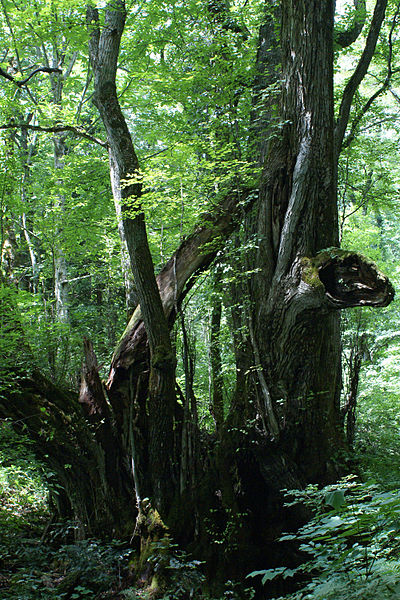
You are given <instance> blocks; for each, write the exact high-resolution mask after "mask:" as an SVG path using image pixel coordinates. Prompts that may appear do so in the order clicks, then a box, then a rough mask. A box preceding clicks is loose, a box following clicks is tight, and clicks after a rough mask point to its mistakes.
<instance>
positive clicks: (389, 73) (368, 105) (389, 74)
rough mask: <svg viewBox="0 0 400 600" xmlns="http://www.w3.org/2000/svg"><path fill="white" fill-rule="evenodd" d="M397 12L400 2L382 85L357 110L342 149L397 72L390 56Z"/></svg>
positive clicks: (392, 28)
mask: <svg viewBox="0 0 400 600" xmlns="http://www.w3.org/2000/svg"><path fill="white" fill-rule="evenodd" d="M399 12H400V2H399V3H398V5H397V9H396V12H395V14H394V17H393V20H392V25H391V28H390V32H389V38H388V47H389V54H388V60H387V63H388V65H387V74H386V77H385V80H384V82H383V83H382V85H381V86H380V88H378V90H377V91H376V92H375V93H374V94H372V96H371V97H370V98H369V99H368V100H367V102H366V103H365V104H364V106H363V107H362V108H361V110H360V111H359V112H358V114H357V115H356V117H355V118H354V119H353V121H352V123H351V129H350V133H349V134H348V136H347V137H346V139H345V140H344V142H343V144H342V149H343V148H348V147H349V146H350V144H351V143H352V141H353V140H354V138H355V136H356V133H357V128H358V126H359V124H360V122H361V120H362V118H363V117H364V115H365V114H366V113H367V112H368V111H369V109H370V108H371V106H372V104H373V103H374V102H375V100H376V99H377V98H378V97H379V96H380V95H381V94H383V93H384V92H386V90H387V89H389V85H390V80H391V78H392V75H393V73H395V72H398V69H395V70H393V67H392V57H393V32H394V29H395V27H396V24H397V18H398V16H399Z"/></svg>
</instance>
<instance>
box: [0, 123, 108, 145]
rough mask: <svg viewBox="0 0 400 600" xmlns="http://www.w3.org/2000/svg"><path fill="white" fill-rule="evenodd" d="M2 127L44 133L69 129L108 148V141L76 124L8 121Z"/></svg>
mask: <svg viewBox="0 0 400 600" xmlns="http://www.w3.org/2000/svg"><path fill="white" fill-rule="evenodd" d="M0 129H30V130H31V131H41V132H43V133H62V132H65V131H68V132H71V133H73V134H74V135H77V136H79V137H81V138H84V139H85V140H89V142H94V143H95V144H98V145H99V146H101V147H102V148H106V149H107V150H108V144H107V142H103V140H100V139H99V138H96V137H94V136H93V135H90V133H87V132H86V131H85V130H84V129H81V128H80V127H75V126H74V125H54V126H53V127H42V126H40V125H28V124H27V123H6V124H5V125H0Z"/></svg>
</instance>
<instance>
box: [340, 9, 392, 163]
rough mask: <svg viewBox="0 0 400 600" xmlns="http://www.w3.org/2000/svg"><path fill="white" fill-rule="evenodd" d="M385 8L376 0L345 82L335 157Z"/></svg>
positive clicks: (374, 43) (366, 68)
mask: <svg viewBox="0 0 400 600" xmlns="http://www.w3.org/2000/svg"><path fill="white" fill-rule="evenodd" d="M386 6H387V0H376V5H375V10H374V15H373V17H372V21H371V26H370V28H369V32H368V36H367V40H366V42H365V48H364V51H363V53H362V55H361V57H360V60H359V61H358V65H357V67H356V69H355V71H354V73H353V75H352V76H351V77H350V79H349V81H348V82H347V85H346V87H345V89H344V92H343V96H342V102H341V104H340V109H339V116H338V119H337V123H336V128H335V150H336V157H338V156H339V154H340V151H341V148H342V142H343V138H344V134H345V132H346V128H347V124H348V122H349V116H350V109H351V104H352V102H353V98H354V94H355V93H356V91H357V89H358V87H359V85H360V83H361V82H362V80H363V79H364V77H365V75H366V73H367V71H368V67H369V65H370V63H371V60H372V57H373V55H374V52H375V48H376V43H377V41H378V36H379V32H380V30H381V28H382V23H383V20H384V18H385V12H386Z"/></svg>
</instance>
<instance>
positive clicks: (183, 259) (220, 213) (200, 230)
mask: <svg viewBox="0 0 400 600" xmlns="http://www.w3.org/2000/svg"><path fill="white" fill-rule="evenodd" d="M256 197H257V194H255V193H254V194H251V191H250V190H243V191H241V192H239V191H237V190H235V191H233V192H231V194H228V195H227V197H226V198H225V200H224V202H223V203H222V204H221V205H220V206H219V207H218V208H217V209H216V211H215V213H214V214H212V215H203V219H202V225H199V226H198V227H196V228H195V229H194V231H193V233H192V234H191V235H190V236H189V237H187V238H186V239H184V240H183V241H182V243H181V244H180V246H179V248H178V249H177V250H176V251H175V253H174V254H173V255H172V257H171V258H170V260H169V261H168V262H167V264H166V265H165V266H164V268H163V269H162V271H161V272H160V273H159V275H158V276H157V285H158V288H159V290H160V296H161V300H162V304H163V310H164V313H165V316H166V317H167V319H168V321H169V324H170V326H172V324H173V322H174V319H175V317H176V307H177V306H180V305H181V303H182V301H183V299H184V298H185V296H186V294H187V292H188V291H189V290H190V289H191V287H192V286H193V284H194V282H195V276H196V275H197V274H199V273H200V272H201V271H204V269H206V268H207V267H208V266H209V265H210V264H211V262H212V261H213V259H214V258H215V256H216V255H217V253H218V252H219V251H220V250H222V249H223V247H224V245H225V242H226V240H227V239H228V237H229V235H230V234H231V233H232V232H233V231H234V229H235V228H236V227H237V226H238V224H239V222H240V219H241V218H242V211H243V204H244V202H245V201H246V206H245V210H248V209H249V208H250V207H251V206H252V204H253V202H254V200H255V198H256ZM141 319H142V316H141V311H140V306H139V307H137V309H136V310H135V312H134V314H133V316H132V318H131V320H130V322H129V324H128V326H127V328H126V330H125V332H124V333H123V335H122V337H121V339H120V342H119V344H118V346H117V348H116V350H115V352H114V356H113V358H112V362H111V368H110V375H109V380H108V383H107V385H108V387H111V386H113V385H114V379H115V377H116V375H117V372H118V370H119V369H123V370H126V369H128V368H129V367H130V366H131V365H132V364H133V363H134V362H136V361H137V360H138V358H139V357H140V353H139V352H138V347H139V346H140V344H143V348H144V344H145V341H146V334H145V330H144V326H143V321H142V320H141Z"/></svg>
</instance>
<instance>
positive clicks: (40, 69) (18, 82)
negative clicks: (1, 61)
mask: <svg viewBox="0 0 400 600" xmlns="http://www.w3.org/2000/svg"><path fill="white" fill-rule="evenodd" d="M37 73H62V70H61V69H58V68H56V67H54V68H53V67H38V68H37V69H35V70H34V71H32V73H30V75H28V77H25V79H22V80H19V79H15V77H13V76H12V75H10V74H9V73H7V72H6V71H4V70H3V69H2V68H1V67H0V75H1V76H2V77H5V78H6V79H8V80H9V81H12V83H15V85H16V86H18V87H23V86H24V85H26V84H27V83H28V81H29V80H30V79H32V77H33V76H34V75H36V74H37Z"/></svg>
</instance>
